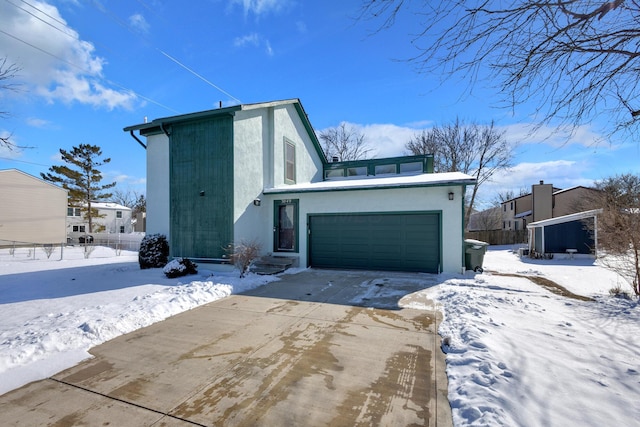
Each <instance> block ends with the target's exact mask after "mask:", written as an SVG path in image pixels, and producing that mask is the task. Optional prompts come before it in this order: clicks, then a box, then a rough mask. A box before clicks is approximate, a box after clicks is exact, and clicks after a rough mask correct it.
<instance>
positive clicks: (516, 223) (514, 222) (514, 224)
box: [513, 221, 518, 230]
mask: <svg viewBox="0 0 640 427" xmlns="http://www.w3.org/2000/svg"><path fill="white" fill-rule="evenodd" d="M513 226H514V227H515V229H516V230H517V229H518V221H513Z"/></svg>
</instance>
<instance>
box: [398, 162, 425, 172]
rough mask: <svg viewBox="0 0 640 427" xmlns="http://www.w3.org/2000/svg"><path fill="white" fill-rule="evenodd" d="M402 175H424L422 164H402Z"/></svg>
mask: <svg viewBox="0 0 640 427" xmlns="http://www.w3.org/2000/svg"><path fill="white" fill-rule="evenodd" d="M400 173H422V163H420V162H411V163H400Z"/></svg>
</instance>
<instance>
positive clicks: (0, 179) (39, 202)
mask: <svg viewBox="0 0 640 427" xmlns="http://www.w3.org/2000/svg"><path fill="white" fill-rule="evenodd" d="M0 205H1V206H2V209H0V242H4V243H6V242H17V243H39V244H60V243H65V242H66V241H67V236H66V216H67V191H66V190H64V189H62V188H60V187H57V186H55V185H52V184H49V183H47V182H45V181H43V180H41V179H38V178H35V177H32V176H31V175H28V174H25V173H23V172H20V171H17V170H5V171H0Z"/></svg>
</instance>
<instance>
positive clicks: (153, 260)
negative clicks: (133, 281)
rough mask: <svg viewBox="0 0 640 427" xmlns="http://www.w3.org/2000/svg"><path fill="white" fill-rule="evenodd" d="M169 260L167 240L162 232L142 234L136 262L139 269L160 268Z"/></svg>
mask: <svg viewBox="0 0 640 427" xmlns="http://www.w3.org/2000/svg"><path fill="white" fill-rule="evenodd" d="M168 261H169V242H167V237H166V236H165V235H163V234H151V235H148V236H144V238H143V239H142V242H140V250H139V251H138V263H139V264H140V268H141V269H143V270H144V269H145V268H162V267H164V266H165V265H166V264H167V262H168Z"/></svg>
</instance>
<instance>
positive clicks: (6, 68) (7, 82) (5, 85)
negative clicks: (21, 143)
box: [0, 57, 20, 150]
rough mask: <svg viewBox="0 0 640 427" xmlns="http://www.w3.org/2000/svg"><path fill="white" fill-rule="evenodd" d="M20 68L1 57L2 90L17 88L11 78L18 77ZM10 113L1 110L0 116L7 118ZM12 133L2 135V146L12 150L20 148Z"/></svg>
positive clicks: (0, 143)
mask: <svg viewBox="0 0 640 427" xmlns="http://www.w3.org/2000/svg"><path fill="white" fill-rule="evenodd" d="M19 71H20V68H19V67H18V66H17V65H16V64H9V63H7V58H6V57H5V58H2V59H0V90H3V91H5V90H17V88H18V84H16V83H11V80H12V79H14V78H15V77H16V75H17V74H18V72H19ZM8 115H9V112H8V111H4V109H3V110H0V117H3V118H6V117H7V116H8ZM11 136H12V135H11V134H8V135H0V146H5V147H7V148H9V149H11V150H13V149H14V148H20V147H18V146H16V145H15V143H13V142H12V141H11Z"/></svg>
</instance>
